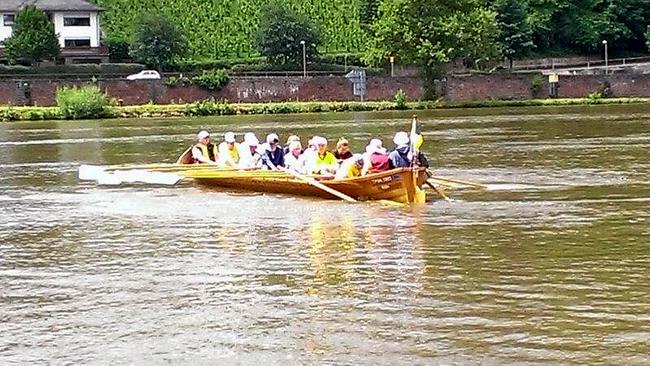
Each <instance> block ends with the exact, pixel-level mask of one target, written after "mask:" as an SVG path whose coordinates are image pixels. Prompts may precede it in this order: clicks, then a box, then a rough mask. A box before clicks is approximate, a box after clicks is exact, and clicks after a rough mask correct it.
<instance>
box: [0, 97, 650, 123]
mask: <svg viewBox="0 0 650 366" xmlns="http://www.w3.org/2000/svg"><path fill="white" fill-rule="evenodd" d="M632 103H637V104H638V103H650V98H602V99H593V98H571V99H531V100H489V101H464V102H458V101H456V102H449V101H444V100H437V101H417V102H407V103H406V110H409V109H410V110H427V109H450V108H492V107H536V106H542V107H543V106H568V105H591V104H632ZM399 109H400V106H398V104H396V103H395V102H394V101H381V102H357V101H349V102H282V103H226V102H220V101H202V102H195V103H189V104H164V105H156V104H145V105H137V106H121V107H120V106H108V107H106V112H105V113H106V114H105V116H106V118H167V117H187V116H219V115H237V114H286V113H318V112H349V111H386V110H399ZM50 119H66V115H64V113H62V112H61V110H60V109H59V108H58V107H14V106H0V120H1V121H30V120H31V121H35V120H50Z"/></svg>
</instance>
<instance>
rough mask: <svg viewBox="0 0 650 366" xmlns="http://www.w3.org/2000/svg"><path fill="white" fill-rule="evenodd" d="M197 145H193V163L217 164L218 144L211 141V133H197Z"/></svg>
mask: <svg viewBox="0 0 650 366" xmlns="http://www.w3.org/2000/svg"><path fill="white" fill-rule="evenodd" d="M196 141H197V143H196V145H194V147H192V164H200V163H203V164H212V165H217V160H219V154H218V153H217V149H216V146H214V145H213V144H212V143H210V133H209V132H208V131H205V130H203V131H201V132H199V133H198V134H196Z"/></svg>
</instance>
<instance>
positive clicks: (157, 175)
mask: <svg viewBox="0 0 650 366" xmlns="http://www.w3.org/2000/svg"><path fill="white" fill-rule="evenodd" d="M182 178H183V177H181V176H179V175H176V174H171V173H163V172H151V171H147V170H141V169H131V170H118V171H112V172H111V171H106V169H104V168H103V167H101V166H93V165H81V166H80V167H79V179H80V180H94V181H97V183H98V184H107V185H118V184H121V183H125V182H126V183H133V182H142V183H148V184H160V185H175V184H176V183H178V181H180V180H181V179H182Z"/></svg>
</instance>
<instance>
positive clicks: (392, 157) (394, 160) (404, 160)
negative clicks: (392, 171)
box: [388, 145, 429, 168]
mask: <svg viewBox="0 0 650 366" xmlns="http://www.w3.org/2000/svg"><path fill="white" fill-rule="evenodd" d="M408 154H409V146H408V145H401V146H398V147H396V148H395V150H393V151H391V153H390V154H389V155H388V160H389V161H390V165H391V168H408V167H410V166H411V160H409V158H408ZM418 165H419V166H421V167H425V168H428V167H429V161H427V157H426V156H425V155H424V153H422V152H419V153H418Z"/></svg>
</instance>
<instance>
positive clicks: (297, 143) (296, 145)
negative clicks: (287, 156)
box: [289, 141, 302, 151]
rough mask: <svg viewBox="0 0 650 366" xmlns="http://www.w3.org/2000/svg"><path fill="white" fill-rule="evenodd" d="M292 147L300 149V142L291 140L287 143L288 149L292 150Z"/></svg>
mask: <svg viewBox="0 0 650 366" xmlns="http://www.w3.org/2000/svg"><path fill="white" fill-rule="evenodd" d="M294 149H300V150H302V145H301V144H300V141H291V142H290V143H289V151H292V150H294Z"/></svg>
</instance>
